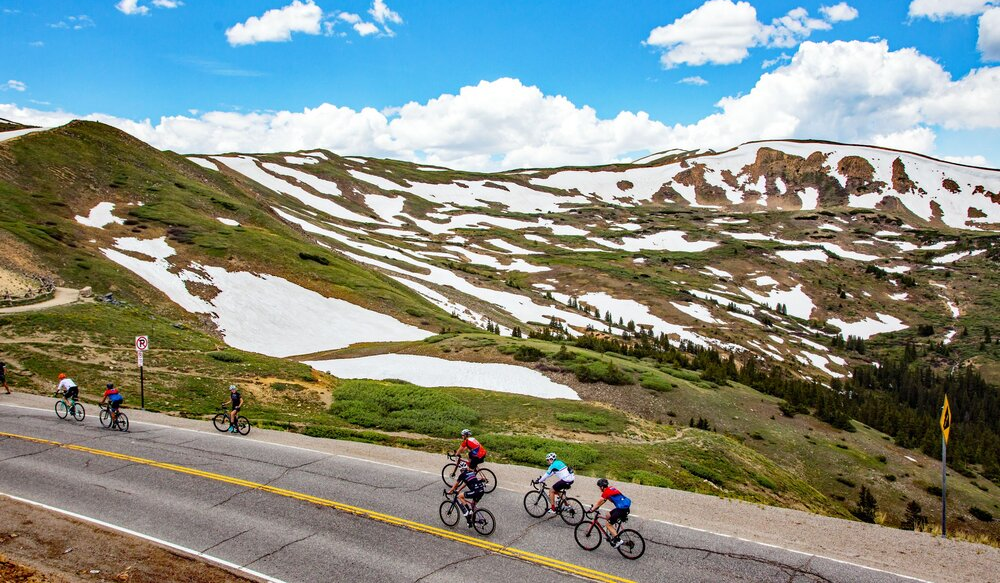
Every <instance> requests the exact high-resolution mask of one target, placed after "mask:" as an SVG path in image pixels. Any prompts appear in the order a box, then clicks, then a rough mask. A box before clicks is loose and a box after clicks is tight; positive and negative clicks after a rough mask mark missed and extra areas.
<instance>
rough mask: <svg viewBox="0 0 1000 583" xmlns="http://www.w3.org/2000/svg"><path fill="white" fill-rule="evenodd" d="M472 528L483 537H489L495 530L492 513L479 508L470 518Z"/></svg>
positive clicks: (495, 522) (495, 524) (494, 520)
mask: <svg viewBox="0 0 1000 583" xmlns="http://www.w3.org/2000/svg"><path fill="white" fill-rule="evenodd" d="M472 528H474V529H476V532H478V533H479V534H481V535H483V536H490V535H491V534H493V531H494V530H496V528H497V521H496V518H493V513H492V512H490V511H489V510H487V509H485V508H480V509H479V510H476V513H475V514H474V515H473V516H472Z"/></svg>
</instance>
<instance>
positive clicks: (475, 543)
mask: <svg viewBox="0 0 1000 583" xmlns="http://www.w3.org/2000/svg"><path fill="white" fill-rule="evenodd" d="M0 437H10V438H14V439H22V440H24V441H30V442H33V443H41V444H44V445H50V446H55V447H61V448H65V449H70V450H73V451H79V452H84V453H89V454H92V455H97V456H102V457H109V458H112V459H117V460H122V461H127V462H131V463H134V464H142V465H145V466H151V467H154V468H160V469H162V470H168V471H171V472H177V473H180V474H188V475H190V476H198V477H200V478H206V479H208V480H215V481H217V482H224V483H226V484H232V485H234V486H242V487H244V488H251V489H254V490H261V491H263V492H268V493H271V494H277V495H278V496H284V497H286V498H294V499H295V500H301V501H303V502H310V503H312V504H316V505H318V506H326V507H329V508H333V509H335V510H340V511H341V512H346V513H348V514H353V515H355V516H360V517H361V518H367V519H370V520H375V521H378V522H382V523H385V524H391V525H393V526H398V527H402V528H406V529H409V530H412V531H415V532H422V533H425V534H430V535H433V536H437V537H440V538H444V539H448V540H452V541H455V542H459V543H462V544H466V545H469V546H472V547H477V548H480V549H483V550H485V551H487V552H490V553H493V554H496V555H501V556H505V557H510V558H513V559H518V560H521V561H526V562H528V563H533V564H535V565H540V566H542V567H547V568H549V569H553V570H556V571H561V572H563V573H567V574H570V575H575V576H577V577H582V578H584V579H589V580H591V581H600V582H602V583H635V582H634V581H631V580H630V579H624V578H622V577H616V576H615V575H611V574H609V573H604V572H602V571H596V570H594V569H588V568H587V567H581V566H579V565H574V564H573V563H567V562H565V561H560V560H558V559H553V558H551V557H546V556H543V555H536V554H535V553H531V552H528V551H523V550H521V549H516V548H513V547H507V546H504V545H500V544H497V543H493V542H489V541H486V540H482V539H478V538H474V537H471V536H466V535H464V534H460V533H457V532H452V531H450V530H445V529H443V528H438V527H435V526H430V525H427V524H423V523H420V522H414V521H412V520H407V519H405V518H399V517H397V516H393V515H391V514H384V513H382V512H376V511H374V510H368V509H366V508H360V507H357V506H351V505H349V504H343V503H341V502H335V501H333V500H327V499H326V498H319V497H317V496H311V495H309V494H303V493H302V492H296V491H294V490H286V489H284V488H277V487H275V486H269V485H267V484H260V483H258V482H250V481H248V480H241V479H239V478H233V477H230V476H224V475H222V474H216V473H213V472H206V471H203V470H196V469H194V468H188V467H185V466H179V465H176V464H169V463H166V462H158V461H155V460H149V459H145V458H140V457H135V456H130V455H125V454H120V453H115V452H113V451H105V450H102V449H94V448H91V447H85V446H82V445H73V444H67V443H60V442H58V441H52V440H49V439H41V438H38V437H28V436H26V435H18V434H16V433H4V432H2V431H0Z"/></svg>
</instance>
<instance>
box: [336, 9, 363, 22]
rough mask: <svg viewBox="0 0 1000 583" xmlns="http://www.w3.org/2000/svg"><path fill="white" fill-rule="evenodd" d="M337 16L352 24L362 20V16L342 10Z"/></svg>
mask: <svg viewBox="0 0 1000 583" xmlns="http://www.w3.org/2000/svg"><path fill="white" fill-rule="evenodd" d="M337 18H339V19H341V20H343V21H344V22H349V23H351V24H357V23H359V22H361V16H359V15H357V14H353V13H351V12H341V13H340V14H338V15H337Z"/></svg>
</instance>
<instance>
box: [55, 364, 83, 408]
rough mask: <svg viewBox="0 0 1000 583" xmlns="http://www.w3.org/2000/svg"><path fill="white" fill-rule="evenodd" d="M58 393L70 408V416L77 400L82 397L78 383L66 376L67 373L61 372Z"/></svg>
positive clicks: (57, 387)
mask: <svg viewBox="0 0 1000 583" xmlns="http://www.w3.org/2000/svg"><path fill="white" fill-rule="evenodd" d="M56 392H57V393H62V396H63V402H64V403H66V407H68V408H69V411H70V414H72V413H73V408H74V405H75V404H76V400H77V399H78V398H79V397H80V389H79V388H77V386H76V382H75V381H73V379H71V378H69V377H68V376H66V373H62V372H61V373H59V385H58V386H56Z"/></svg>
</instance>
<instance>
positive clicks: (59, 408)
mask: <svg viewBox="0 0 1000 583" xmlns="http://www.w3.org/2000/svg"><path fill="white" fill-rule="evenodd" d="M67 415H69V407H67V406H66V403H63V402H62V401H56V416H58V417H59V418H60V419H65V418H66V416H67Z"/></svg>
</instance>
